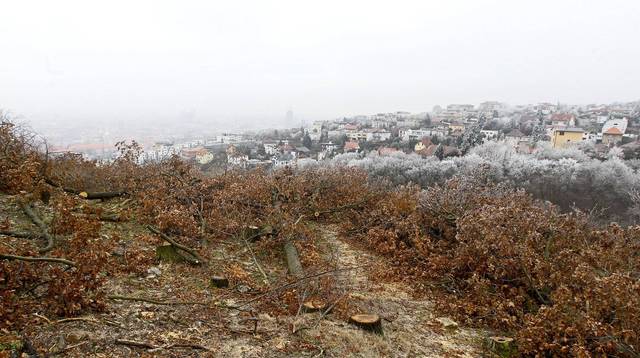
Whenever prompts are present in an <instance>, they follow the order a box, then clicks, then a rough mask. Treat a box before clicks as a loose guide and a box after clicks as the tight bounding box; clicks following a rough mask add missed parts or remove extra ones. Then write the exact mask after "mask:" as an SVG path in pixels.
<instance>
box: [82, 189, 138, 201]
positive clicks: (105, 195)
mask: <svg viewBox="0 0 640 358" xmlns="http://www.w3.org/2000/svg"><path fill="white" fill-rule="evenodd" d="M78 195H79V196H80V197H82V198H85V199H87V200H94V199H102V200H105V199H113V198H118V197H121V196H125V195H128V193H127V192H126V191H97V192H86V191H83V192H81V193H80V194H78Z"/></svg>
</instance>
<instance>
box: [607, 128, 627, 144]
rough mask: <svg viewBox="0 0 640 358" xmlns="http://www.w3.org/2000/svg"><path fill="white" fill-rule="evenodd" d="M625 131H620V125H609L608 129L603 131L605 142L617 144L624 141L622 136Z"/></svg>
mask: <svg viewBox="0 0 640 358" xmlns="http://www.w3.org/2000/svg"><path fill="white" fill-rule="evenodd" d="M623 135H624V133H622V131H620V128H618V127H609V129H607V130H606V131H603V132H602V143H603V144H617V143H620V142H622V136H623Z"/></svg>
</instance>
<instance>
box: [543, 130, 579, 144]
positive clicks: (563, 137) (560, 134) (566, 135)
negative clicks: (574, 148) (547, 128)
mask: <svg viewBox="0 0 640 358" xmlns="http://www.w3.org/2000/svg"><path fill="white" fill-rule="evenodd" d="M583 135H584V131H583V130H582V129H581V128H556V129H555V130H554V131H553V138H551V143H553V147H554V148H566V147H569V146H571V145H574V144H576V143H580V142H582V136H583Z"/></svg>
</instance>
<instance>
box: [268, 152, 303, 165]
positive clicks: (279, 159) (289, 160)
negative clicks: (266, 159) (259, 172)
mask: <svg viewBox="0 0 640 358" xmlns="http://www.w3.org/2000/svg"><path fill="white" fill-rule="evenodd" d="M296 160H297V158H296V157H295V156H294V155H293V154H291V153H288V152H287V153H278V154H276V155H274V156H273V158H272V159H271V162H272V163H273V166H274V168H282V167H292V166H295V165H296Z"/></svg>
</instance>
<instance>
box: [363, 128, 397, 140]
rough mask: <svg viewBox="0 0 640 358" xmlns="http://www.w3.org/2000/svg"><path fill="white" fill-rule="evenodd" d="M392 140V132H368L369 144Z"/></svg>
mask: <svg viewBox="0 0 640 358" xmlns="http://www.w3.org/2000/svg"><path fill="white" fill-rule="evenodd" d="M389 139H391V132H388V131H383V130H373V131H368V132H367V136H366V138H365V140H366V141H368V142H384V141H387V140H389Z"/></svg>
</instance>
